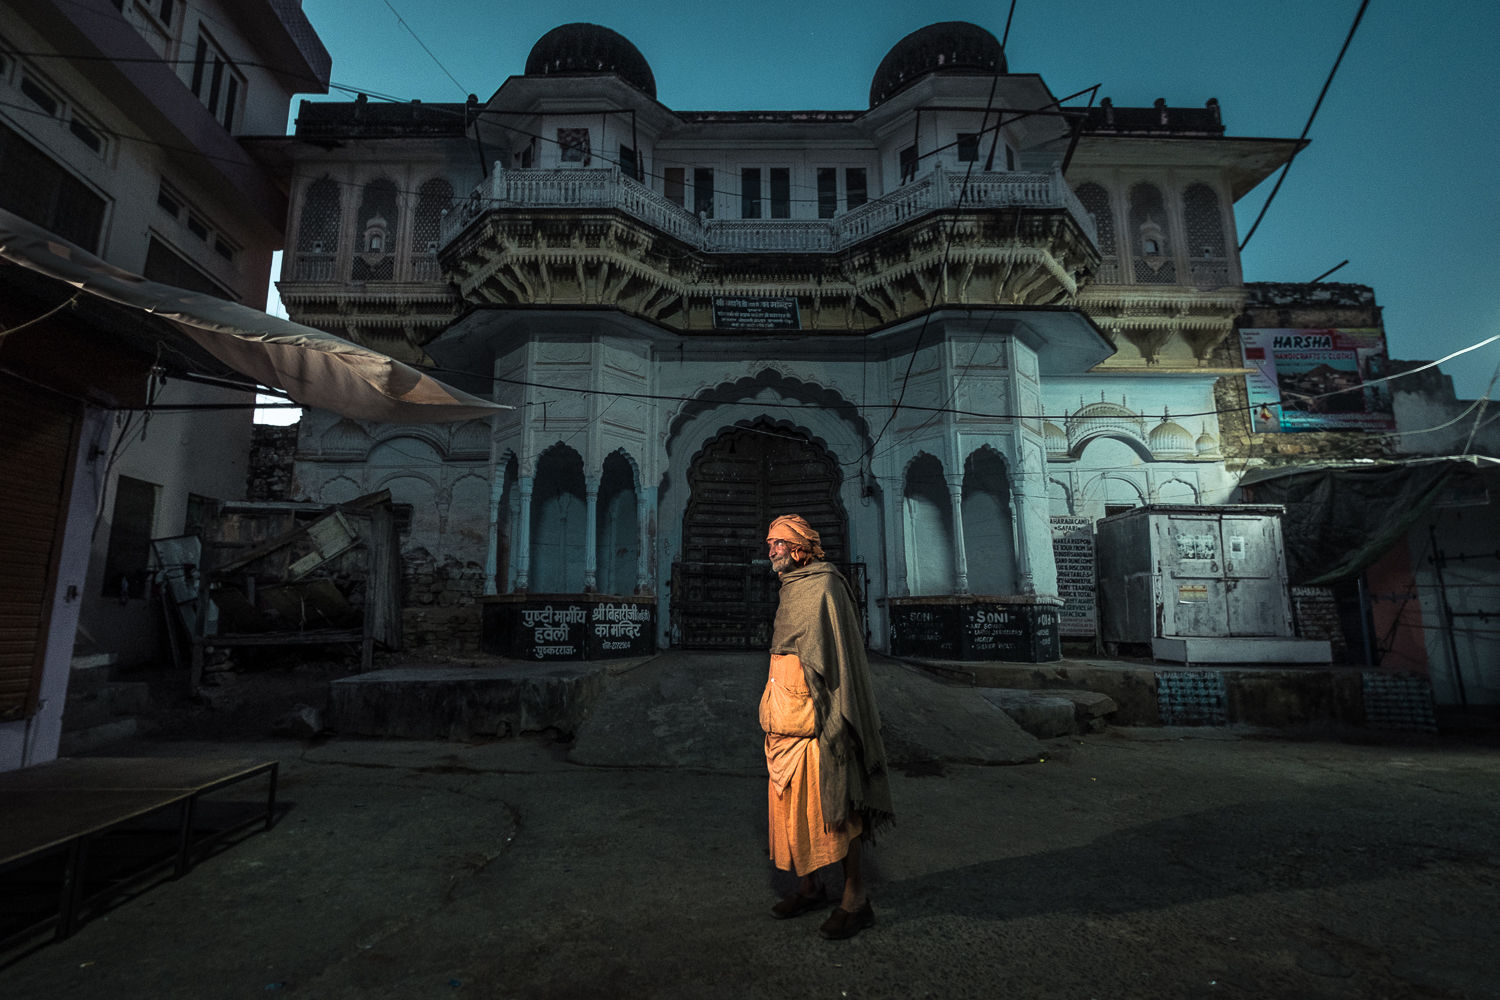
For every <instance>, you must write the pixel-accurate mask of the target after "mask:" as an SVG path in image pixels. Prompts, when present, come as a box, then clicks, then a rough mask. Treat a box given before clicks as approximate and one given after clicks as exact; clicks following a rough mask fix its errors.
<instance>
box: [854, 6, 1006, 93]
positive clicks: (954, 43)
mask: <svg viewBox="0 0 1500 1000" xmlns="http://www.w3.org/2000/svg"><path fill="white" fill-rule="evenodd" d="M952 72H960V73H981V74H982V73H1004V72H1005V50H1004V49H1003V48H1001V47H1000V42H999V41H998V40H997V39H996V38H995V36H994V35H992V34H990V33H989V32H988V31H986V30H984V29H983V28H981V27H980V26H979V25H977V24H970V23H969V22H968V21H940V22H938V23H937V24H929V25H928V26H927V27H925V28H918V29H917V30H916V31H913V32H912V33H911V34H909V35H907V36H906V37H905V38H903V39H901V41H899V42H897V43H896V44H895V45H894V46H892V47H891V51H889V52H887V53H886V54H885V58H884V59H882V60H880V66H879V67H878V68H876V70H875V79H874V80H873V81H871V83H870V107H872V108H873V107H875V106H876V105H878V104H882V103H884V102H885V101H886V100H888V99H890V98H891V97H894V96H895V95H896V94H897V93H899V92H900V91H901V90H904V89H905V88H906V87H908V86H910V85H911V84H912V83H914V82H916V81H917V80H919V79H921V78H922V77H924V76H927V75H928V74H929V73H952Z"/></svg>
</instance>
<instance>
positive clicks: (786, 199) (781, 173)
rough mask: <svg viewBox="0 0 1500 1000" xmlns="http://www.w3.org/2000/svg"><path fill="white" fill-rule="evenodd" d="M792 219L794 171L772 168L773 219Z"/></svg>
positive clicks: (785, 168)
mask: <svg viewBox="0 0 1500 1000" xmlns="http://www.w3.org/2000/svg"><path fill="white" fill-rule="evenodd" d="M791 217H792V171H791V170H790V169H789V168H787V167H772V168H771V218H773V219H790V218H791Z"/></svg>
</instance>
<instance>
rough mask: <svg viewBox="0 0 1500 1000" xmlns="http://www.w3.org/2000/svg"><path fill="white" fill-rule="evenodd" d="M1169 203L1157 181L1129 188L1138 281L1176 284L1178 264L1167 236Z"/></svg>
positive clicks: (1131, 238) (1131, 234)
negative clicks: (1162, 194) (1163, 198)
mask: <svg viewBox="0 0 1500 1000" xmlns="http://www.w3.org/2000/svg"><path fill="white" fill-rule="evenodd" d="M1167 225H1168V222H1167V207H1166V202H1165V201H1163V200H1162V196H1161V189H1159V188H1158V187H1157V186H1156V185H1155V184H1145V183H1142V184H1137V185H1136V186H1135V187H1133V188H1131V189H1130V233H1129V236H1130V240H1131V249H1132V250H1133V251H1134V253H1133V254H1132V256H1133V258H1134V259H1133V260H1132V261H1131V263H1132V265H1133V267H1132V270H1133V271H1134V272H1135V274H1134V278H1135V283H1136V284H1138V285H1175V284H1177V264H1176V262H1175V261H1174V260H1173V259H1172V249H1171V243H1170V242H1169V240H1168V238H1167Z"/></svg>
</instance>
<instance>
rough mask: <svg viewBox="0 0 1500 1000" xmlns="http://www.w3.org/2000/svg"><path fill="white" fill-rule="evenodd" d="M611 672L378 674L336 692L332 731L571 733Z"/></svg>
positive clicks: (546, 669) (565, 668)
mask: <svg viewBox="0 0 1500 1000" xmlns="http://www.w3.org/2000/svg"><path fill="white" fill-rule="evenodd" d="M632 662H634V663H639V662H640V661H639V660H637V661H632ZM612 666H613V665H612ZM609 669H610V668H606V667H605V666H603V665H601V664H594V663H517V662H513V661H496V663H495V664H494V665H474V666H462V667H452V666H446V667H402V668H396V669H391V670H375V671H372V672H370V673H366V674H356V675H354V676H353V677H343V678H340V679H339V680H336V681H334V682H333V683H332V684H331V685H330V692H329V710H330V719H329V725H330V728H331V729H333V730H334V731H335V732H337V733H339V734H340V735H344V736H384V737H402V738H406V739H426V740H431V739H439V740H468V739H475V738H483V737H497V736H519V735H521V734H522V733H532V732H545V731H548V730H553V731H557V732H559V733H566V734H572V733H573V732H575V731H576V730H577V728H578V726H579V725H580V724H582V722H583V719H584V717H585V716H586V715H587V714H588V710H589V708H590V706H592V704H593V703H594V701H595V699H597V698H598V696H599V693H600V692H601V691H602V690H603V689H604V681H605V677H606V675H607V674H608V672H609Z"/></svg>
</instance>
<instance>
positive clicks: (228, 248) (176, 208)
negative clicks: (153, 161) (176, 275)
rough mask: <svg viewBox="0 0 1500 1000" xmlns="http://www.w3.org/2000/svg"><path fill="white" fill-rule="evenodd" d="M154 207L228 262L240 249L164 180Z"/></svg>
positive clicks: (231, 261)
mask: <svg viewBox="0 0 1500 1000" xmlns="http://www.w3.org/2000/svg"><path fill="white" fill-rule="evenodd" d="M156 207H157V208H159V209H161V210H162V211H163V212H165V213H166V214H167V215H169V216H171V218H172V220H173V221H174V222H177V223H179V224H181V225H182V226H183V227H184V228H186V229H187V231H188V232H189V233H191V234H192V235H193V236H195V237H197V238H198V239H200V240H202V241H203V243H204V244H205V245H206V246H207V247H209V248H210V249H212V250H213V252H214V253H216V254H218V255H219V256H220V257H223V258H224V259H225V260H226V261H229V262H230V263H233V262H234V258H235V255H236V254H238V253H239V251H240V248H239V245H238V244H237V243H235V242H234V241H233V240H232V239H230V238H229V237H228V236H225V235H224V234H223V233H222V232H220V231H219V229H218V227H216V226H214V225H213V224H212V223H210V222H209V221H208V220H207V219H205V218H204V217H203V215H202V214H201V213H199V212H198V211H197V210H196V209H194V208H192V207H191V206H190V205H189V203H188V200H187V199H186V198H184V197H183V196H182V194H180V193H179V192H178V191H177V189H176V188H174V187H172V185H170V184H168V183H167V182H166V181H165V180H163V181H162V182H161V183H160V185H159V186H158V187H157V189H156ZM183 287H191V286H183Z"/></svg>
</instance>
